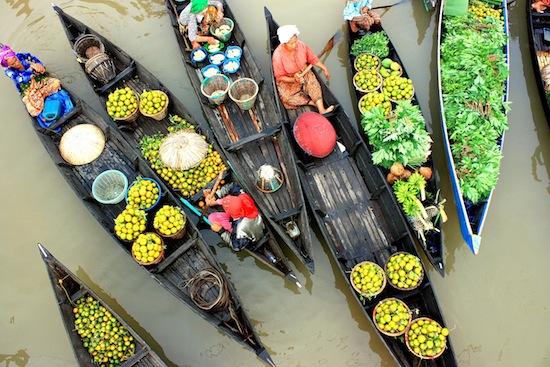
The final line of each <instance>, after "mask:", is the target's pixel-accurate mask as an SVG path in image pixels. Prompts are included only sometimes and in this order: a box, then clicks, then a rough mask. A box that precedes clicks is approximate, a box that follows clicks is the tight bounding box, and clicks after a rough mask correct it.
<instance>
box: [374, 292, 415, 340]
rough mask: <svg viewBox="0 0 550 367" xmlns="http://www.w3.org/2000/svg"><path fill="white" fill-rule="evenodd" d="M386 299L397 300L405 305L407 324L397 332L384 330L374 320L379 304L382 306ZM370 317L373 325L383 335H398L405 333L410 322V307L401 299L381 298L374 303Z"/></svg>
mask: <svg viewBox="0 0 550 367" xmlns="http://www.w3.org/2000/svg"><path fill="white" fill-rule="evenodd" d="M386 301H397V302H399V303H400V304H401V305H403V306H404V307H405V309H406V310H407V313H408V315H409V319H408V321H407V325H405V327H404V328H403V330H402V331H397V332H394V333H392V332H389V331H386V330H384V329H382V328H381V327H380V325H379V324H378V322H377V321H376V313H377V312H378V309H379V307H380V306H382V305H383V304H384V302H386ZM372 319H373V321H374V325H376V328H377V329H378V330H379V331H380V332H381V333H382V334H384V335H387V336H400V335H403V334H405V330H407V328H408V327H409V325H410V323H411V320H412V313H411V309H410V308H409V306H407V304H406V303H405V302H403V301H401V300H400V299H397V298H393V297H391V298H385V299H383V300H381V301H380V302H378V304H377V305H376V307H375V308H374V310H373V312H372Z"/></svg>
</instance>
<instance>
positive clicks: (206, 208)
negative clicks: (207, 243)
mask: <svg viewBox="0 0 550 367" xmlns="http://www.w3.org/2000/svg"><path fill="white" fill-rule="evenodd" d="M224 172H225V171H224V170H221V171H220V174H219V175H218V178H217V179H216V182H214V186H213V187H212V191H210V195H208V196H206V195H205V196H204V208H202V213H201V216H200V219H204V218H205V216H204V215H205V214H206V210H208V201H209V200H210V199H211V198H213V197H214V194H215V193H216V191H217V190H218V186H219V185H220V181H221V180H222V178H223V173H224Z"/></svg>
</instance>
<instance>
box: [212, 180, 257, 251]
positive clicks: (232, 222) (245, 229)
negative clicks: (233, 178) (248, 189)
mask: <svg viewBox="0 0 550 367" xmlns="http://www.w3.org/2000/svg"><path fill="white" fill-rule="evenodd" d="M210 194H211V191H210V190H208V189H206V190H204V196H205V197H208V196H209V195H210ZM216 197H217V198H216ZM206 205H208V206H216V205H221V206H222V208H223V211H216V212H213V213H211V214H210V215H209V216H208V220H209V221H210V223H211V229H212V230H213V231H214V232H218V233H219V234H220V236H221V237H222V239H223V240H224V242H225V243H227V244H228V245H231V247H232V248H233V249H234V250H235V251H240V250H242V249H243V248H245V247H246V246H248V245H250V244H252V243H255V242H257V241H258V240H260V239H261V238H262V236H263V232H264V223H263V220H262V216H261V215H260V213H259V212H258V208H257V207H256V205H255V204H254V201H253V200H252V198H251V197H250V195H248V194H247V193H245V192H244V191H243V190H242V189H241V188H240V186H239V185H238V184H236V183H234V182H231V183H229V184H227V185H225V186H223V187H222V188H220V189H219V190H218V191H216V193H215V195H213V196H212V197H211V198H210V199H209V200H208V202H207V203H206ZM220 231H222V232H221V233H220Z"/></svg>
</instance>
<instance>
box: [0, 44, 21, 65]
mask: <svg viewBox="0 0 550 367" xmlns="http://www.w3.org/2000/svg"><path fill="white" fill-rule="evenodd" d="M9 57H17V55H16V54H15V52H13V50H12V49H11V48H10V46H4V47H2V49H1V50H0V64H2V66H3V67H5V68H7V67H8V63H7V60H6V59H7V58H9Z"/></svg>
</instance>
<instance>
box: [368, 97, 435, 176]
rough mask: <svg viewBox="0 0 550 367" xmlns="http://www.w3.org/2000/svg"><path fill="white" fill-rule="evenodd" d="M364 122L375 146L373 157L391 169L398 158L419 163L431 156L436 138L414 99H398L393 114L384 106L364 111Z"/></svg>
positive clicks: (377, 162)
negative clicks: (386, 114)
mask: <svg viewBox="0 0 550 367" xmlns="http://www.w3.org/2000/svg"><path fill="white" fill-rule="evenodd" d="M361 125H362V127H363V130H364V131H365V134H366V136H367V139H368V143H369V145H370V146H371V147H372V150H373V152H372V160H373V163H374V164H379V165H381V166H382V167H384V168H386V169H388V168H390V167H391V165H392V164H394V163H395V162H400V163H402V164H403V165H404V166H410V167H419V166H421V165H422V164H423V163H425V162H426V160H427V159H428V157H429V155H430V153H431V151H430V147H431V143H432V138H431V137H430V135H429V134H428V132H427V131H426V122H425V120H424V117H423V116H422V112H421V111H420V108H419V107H418V106H417V105H413V104H412V103H411V102H410V101H400V102H397V105H396V107H395V108H394V109H393V110H392V112H391V113H390V115H388V116H385V115H384V112H383V109H382V108H381V107H373V108H371V109H370V110H368V111H366V112H365V113H364V114H363V117H362V119H361Z"/></svg>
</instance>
